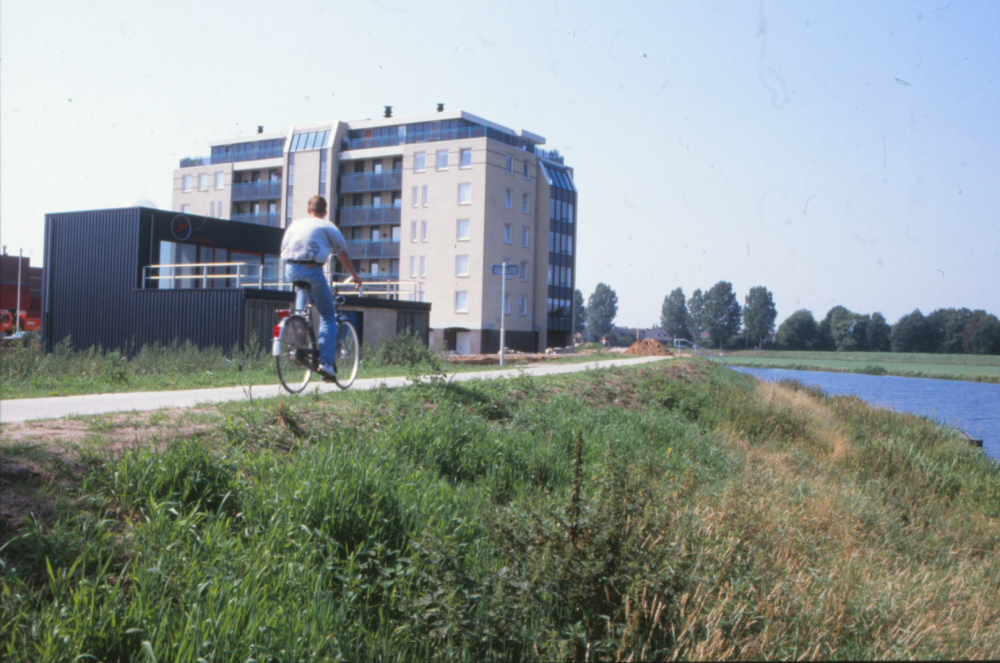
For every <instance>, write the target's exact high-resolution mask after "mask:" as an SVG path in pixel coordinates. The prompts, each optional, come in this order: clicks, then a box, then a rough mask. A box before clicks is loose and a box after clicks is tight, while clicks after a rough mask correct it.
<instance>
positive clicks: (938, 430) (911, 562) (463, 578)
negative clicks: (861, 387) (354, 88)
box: [0, 359, 1000, 663]
mask: <svg viewBox="0 0 1000 663" xmlns="http://www.w3.org/2000/svg"><path fill="white" fill-rule="evenodd" d="M203 410H204V411H203V412H200V413H198V417H197V418H196V419H191V418H189V417H188V415H189V413H187V412H184V413H174V414H171V413H169V412H159V413H152V414H150V415H149V419H148V422H147V426H148V430H146V431H141V430H137V432H136V433H135V434H134V436H133V435H132V434H129V435H128V436H127V439H128V440H129V442H128V443H127V444H125V445H121V444H117V443H115V442H114V440H113V439H112V438H111V437H107V436H109V435H111V434H112V432H113V431H111V430H109V429H108V428H106V427H94V429H93V433H92V438H88V439H86V440H83V441H80V442H78V443H70V442H65V441H63V442H58V441H53V440H52V439H51V438H48V442H45V441H43V439H44V438H42V437H35V438H26V439H23V440H21V441H20V442H17V443H13V442H10V441H9V438H6V437H5V438H4V441H3V442H0V454H2V463H3V467H4V472H5V474H4V477H5V486H4V488H5V494H7V495H8V496H10V495H13V496H14V497H13V498H10V499H8V498H5V499H6V501H5V502H4V505H5V506H4V508H5V509H12V510H14V511H16V512H17V513H21V514H24V515H25V518H24V519H23V520H17V519H14V518H12V517H11V516H10V515H9V514H10V513H12V512H13V511H0V550H2V553H0V580H2V585H3V591H2V594H0V658H3V660H5V661H10V662H11V663H21V662H27V661H33V662H34V661H38V662H48V661H76V660H99V661H136V662H139V661H143V662H145V661H199V660H204V661H248V660H254V661H268V662H277V661H339V660H347V661H387V660H398V661H404V660H459V661H486V660H496V661H522V660H593V661H598V660H677V659H681V660H684V659H690V660H698V659H702V660H703V659H709V660H718V659H786V658H789V659H799V658H806V659H819V658H841V659H843V658H854V659H862V660H873V659H886V658H888V659H913V658H915V659H968V658H992V657H993V656H994V655H995V653H996V652H997V651H1000V619H997V616H998V615H1000V591H998V586H997V578H998V577H1000V523H998V518H1000V464H998V463H996V462H994V461H991V460H990V459H988V458H986V457H985V456H984V455H983V454H982V453H981V452H980V451H977V450H973V449H972V448H970V447H969V446H968V445H967V444H963V443H962V442H960V441H959V440H958V438H957V434H956V433H955V431H953V430H950V429H948V428H945V427H941V426H939V425H937V424H935V423H933V422H931V421H930V420H927V419H924V418H920V417H915V416H912V415H905V414H896V413H893V412H890V411H887V410H877V409H873V408H871V407H869V406H867V405H865V404H864V403H863V402H861V401H860V400H858V399H857V398H854V397H828V396H824V395H823V394H822V393H820V392H818V391H815V390H810V389H806V388H803V387H802V386H801V385H797V384H788V383H786V384H777V385H776V384H770V383H758V382H757V381H755V380H753V379H752V378H750V377H749V376H745V375H741V374H738V373H736V372H734V371H729V370H726V369H724V368H722V367H721V366H719V365H713V364H711V363H709V362H706V361H704V360H695V359H675V360H671V361H664V362H659V363H656V364H649V365H645V366H643V367H636V368H630V369H610V370H608V369H605V370H595V371H588V372H585V373H583V374H575V375H571V376H553V377H549V378H531V377H528V376H526V375H521V376H519V377H517V378H514V379H509V380H492V381H483V382H471V383H454V382H448V381H445V380H444V379H442V378H441V376H440V375H433V374H430V375H425V376H422V377H419V378H418V379H417V383H416V384H415V385H414V386H412V387H408V388H403V389H396V390H388V389H382V390H375V391H368V392H360V391H358V392H344V393H335V394H313V395H309V396H305V397H289V398H276V399H267V400H260V399H257V400H254V401H252V402H243V403H228V404H223V405H219V406H217V407H210V408H204V409H203ZM190 414H193V413H190ZM154 415H155V418H156V421H155V423H154V421H153V419H154ZM173 416H177V417H178V419H177V420H171V419H170V417H173ZM193 421H195V422H200V423H199V424H198V426H199V427H198V428H197V429H192V428H191V425H192V422H193ZM107 423H108V424H109V425H110V424H113V423H114V422H112V421H108V422H107ZM62 425H63V424H62V423H60V422H53V423H52V425H51V430H50V431H49V434H59V432H60V431H61V430H62ZM43 427H44V422H34V423H32V424H30V428H28V429H26V430H28V431H29V432H31V433H32V434H33V435H36V436H40V435H41V433H42V430H43ZM12 430H13V429H12V428H11V427H7V426H5V427H4V433H5V435H7V434H9V433H10V432H11V431H12ZM185 431H187V432H185ZM117 439H121V438H117ZM33 440H34V441H33ZM29 512H30V513H32V514H34V516H30V517H29V516H28V515H27V514H28V513H29Z"/></svg>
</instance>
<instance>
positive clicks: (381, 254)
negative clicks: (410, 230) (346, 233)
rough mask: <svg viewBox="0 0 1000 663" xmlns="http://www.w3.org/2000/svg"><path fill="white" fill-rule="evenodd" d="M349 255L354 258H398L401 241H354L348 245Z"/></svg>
mask: <svg viewBox="0 0 1000 663" xmlns="http://www.w3.org/2000/svg"><path fill="white" fill-rule="evenodd" d="M347 254H348V255H349V256H351V258H352V259H354V258H398V257H399V240H398V239H380V240H371V241H367V240H354V241H350V242H348V243H347Z"/></svg>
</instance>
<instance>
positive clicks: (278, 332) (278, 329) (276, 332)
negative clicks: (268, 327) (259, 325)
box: [274, 325, 281, 338]
mask: <svg viewBox="0 0 1000 663" xmlns="http://www.w3.org/2000/svg"><path fill="white" fill-rule="evenodd" d="M280 335H281V325H275V326H274V337H275V338H278V336H280Z"/></svg>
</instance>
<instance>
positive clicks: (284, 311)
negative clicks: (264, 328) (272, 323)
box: [278, 308, 292, 319]
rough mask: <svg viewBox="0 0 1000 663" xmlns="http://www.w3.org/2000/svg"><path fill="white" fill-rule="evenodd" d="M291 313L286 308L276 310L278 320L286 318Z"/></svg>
mask: <svg viewBox="0 0 1000 663" xmlns="http://www.w3.org/2000/svg"><path fill="white" fill-rule="evenodd" d="M291 313H292V312H291V311H289V310H288V309H287V308H282V309H278V318H279V319H280V318H287V317H288V316H289V315H291Z"/></svg>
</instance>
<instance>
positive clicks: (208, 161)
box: [180, 147, 282, 168]
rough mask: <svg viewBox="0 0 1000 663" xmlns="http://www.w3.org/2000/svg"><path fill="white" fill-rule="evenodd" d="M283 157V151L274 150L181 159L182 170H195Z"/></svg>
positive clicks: (279, 149)
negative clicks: (199, 167)
mask: <svg viewBox="0 0 1000 663" xmlns="http://www.w3.org/2000/svg"><path fill="white" fill-rule="evenodd" d="M281 155H282V149H281V148H280V147H279V148H272V149H267V150H248V151H246V152H238V153H237V152H234V153H233V154H220V155H218V156H212V157H188V158H186V159H181V166H180V167H181V168H193V167H195V166H212V165H215V164H219V163H238V162H240V161H257V160H258V159H274V158H276V157H280V156H281Z"/></svg>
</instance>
